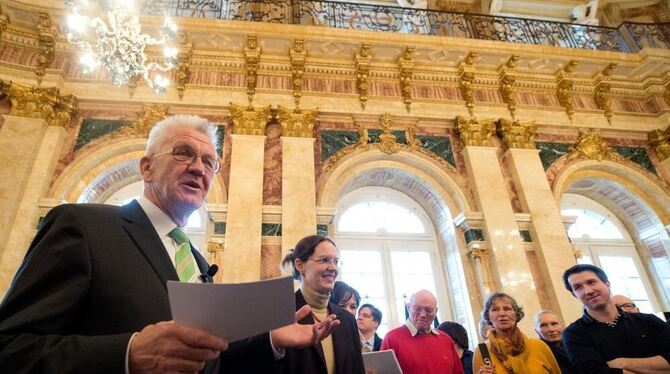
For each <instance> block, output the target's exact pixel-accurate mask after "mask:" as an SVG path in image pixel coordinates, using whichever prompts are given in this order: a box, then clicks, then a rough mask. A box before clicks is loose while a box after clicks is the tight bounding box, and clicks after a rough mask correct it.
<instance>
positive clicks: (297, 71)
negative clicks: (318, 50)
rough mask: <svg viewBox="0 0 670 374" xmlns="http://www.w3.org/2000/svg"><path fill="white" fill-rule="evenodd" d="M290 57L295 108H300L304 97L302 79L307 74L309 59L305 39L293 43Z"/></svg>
mask: <svg viewBox="0 0 670 374" xmlns="http://www.w3.org/2000/svg"><path fill="white" fill-rule="evenodd" d="M289 57H290V58H291V74H292V76H293V80H292V82H293V98H294V99H295V106H296V107H299V106H300V98H301V97H302V78H303V75H304V74H305V60H306V58H307V51H306V50H305V40H304V39H295V40H294V41H293V48H292V49H290V50H289Z"/></svg>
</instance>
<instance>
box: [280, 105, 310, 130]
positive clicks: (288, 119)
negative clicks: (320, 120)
mask: <svg viewBox="0 0 670 374" xmlns="http://www.w3.org/2000/svg"><path fill="white" fill-rule="evenodd" d="M317 113H318V109H316V108H315V109H298V108H295V109H291V108H287V107H284V106H281V105H279V106H278V107H277V119H278V120H279V123H281V127H282V136H292V137H298V138H312V137H314V125H315V124H316V117H317Z"/></svg>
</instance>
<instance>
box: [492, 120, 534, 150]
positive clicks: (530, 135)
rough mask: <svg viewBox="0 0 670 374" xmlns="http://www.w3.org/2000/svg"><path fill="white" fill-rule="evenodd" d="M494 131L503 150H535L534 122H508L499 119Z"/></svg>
mask: <svg viewBox="0 0 670 374" xmlns="http://www.w3.org/2000/svg"><path fill="white" fill-rule="evenodd" d="M496 130H497V133H498V136H499V137H500V139H502V142H503V147H504V148H505V149H509V148H522V149H535V135H536V133H537V126H536V125H535V121H519V120H512V121H510V120H507V119H505V118H501V119H500V120H498V122H497V126H496Z"/></svg>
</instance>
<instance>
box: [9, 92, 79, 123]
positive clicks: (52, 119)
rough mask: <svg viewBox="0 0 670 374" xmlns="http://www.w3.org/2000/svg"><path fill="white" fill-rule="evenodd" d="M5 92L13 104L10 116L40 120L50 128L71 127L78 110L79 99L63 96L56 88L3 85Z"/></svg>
mask: <svg viewBox="0 0 670 374" xmlns="http://www.w3.org/2000/svg"><path fill="white" fill-rule="evenodd" d="M2 89H3V91H5V93H6V94H7V96H9V99H10V101H11V103H12V109H11V110H10V112H9V115H10V116H17V117H27V118H40V119H43V120H44V121H46V123H47V125H49V126H60V127H69V125H70V120H71V119H72V115H73V114H74V113H75V112H76V110H77V98H76V97H75V96H73V95H66V96H61V95H60V91H59V90H58V88H56V87H48V88H39V87H33V86H28V85H25V84H21V83H16V82H10V83H6V82H5V83H3V88H2Z"/></svg>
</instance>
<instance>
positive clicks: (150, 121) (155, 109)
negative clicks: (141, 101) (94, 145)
mask: <svg viewBox="0 0 670 374" xmlns="http://www.w3.org/2000/svg"><path fill="white" fill-rule="evenodd" d="M168 110H169V107H168V106H167V105H161V104H151V105H145V106H143V107H142V111H141V112H139V113H138V115H137V119H136V120H134V121H133V122H131V123H129V124H127V125H126V126H124V127H122V128H121V129H120V130H119V131H117V132H116V133H114V136H117V137H118V136H137V137H141V138H148V137H149V133H150V132H151V129H153V128H154V126H156V124H157V123H158V122H160V121H162V120H164V119H165V118H166V117H167V115H168Z"/></svg>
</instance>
